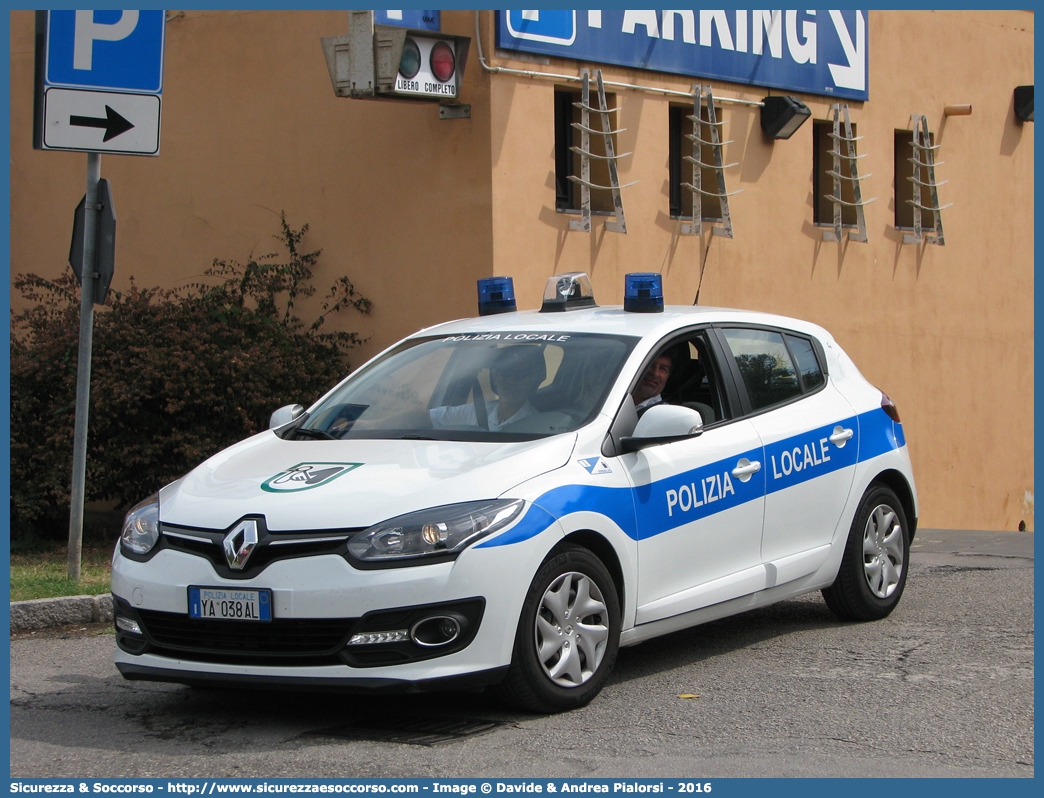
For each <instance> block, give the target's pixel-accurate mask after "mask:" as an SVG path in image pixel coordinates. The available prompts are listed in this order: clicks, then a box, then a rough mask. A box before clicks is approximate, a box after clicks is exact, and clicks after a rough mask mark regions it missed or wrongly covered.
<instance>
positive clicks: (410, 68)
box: [399, 39, 421, 80]
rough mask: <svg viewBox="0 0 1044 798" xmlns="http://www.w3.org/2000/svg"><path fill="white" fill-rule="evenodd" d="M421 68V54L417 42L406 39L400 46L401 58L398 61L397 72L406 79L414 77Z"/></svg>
mask: <svg viewBox="0 0 1044 798" xmlns="http://www.w3.org/2000/svg"><path fill="white" fill-rule="evenodd" d="M420 68H421V54H420V48H419V47H418V46H417V42H415V41H413V39H406V42H405V43H404V44H403V46H402V58H401V59H400V61H399V74H400V75H402V76H403V77H404V78H406V79H407V80H411V79H413V78H414V77H416V75H417V73H418V72H420Z"/></svg>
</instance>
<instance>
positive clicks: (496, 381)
mask: <svg viewBox="0 0 1044 798" xmlns="http://www.w3.org/2000/svg"><path fill="white" fill-rule="evenodd" d="M546 377H547V367H546V365H545V363H544V354H543V352H541V350H540V347H539V346H533V345H528V344H522V345H519V346H508V347H504V348H502V349H499V350H497V352H496V354H495V356H494V359H493V364H492V365H491V367H490V370H489V382H490V388H491V389H492V390H493V393H495V394H496V395H497V397H498V398H497V399H494V400H493V401H491V402H486V401H485V398H484V397H483V396H482V392H481V391H477V392H476V394H475V401H474V402H471V403H468V404H464V405H456V406H447V407H433V408H432V409H431V410H430V411H428V412H429V413H430V416H431V423H432V426H433V427H434V428H435V429H445V428H448V427H456V426H460V425H476V426H480V427H482V428H483V429H488V430H490V431H491V432H496V431H497V430H499V429H500V428H501V427H505V426H507V425H508V424H513V423H515V422H517V421H521V420H522V419H524V418H527V417H529V416H534V415H536V414H537V412H539V411H538V410H537V409H536V408H535V407H534V406H533V404H532V402H531V399H532V397H533V394H534V393H535V392H536V389H537V388H539V387H540V383H542V382H543V381H544V379H545V378H546Z"/></svg>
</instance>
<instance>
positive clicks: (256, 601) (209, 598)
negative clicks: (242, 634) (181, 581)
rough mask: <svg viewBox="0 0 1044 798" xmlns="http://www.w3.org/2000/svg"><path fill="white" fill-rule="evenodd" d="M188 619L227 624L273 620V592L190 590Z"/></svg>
mask: <svg viewBox="0 0 1044 798" xmlns="http://www.w3.org/2000/svg"><path fill="white" fill-rule="evenodd" d="M188 599H189V602H188V603H189V617H190V618H203V619H209V620H227V621H270V620H272V591H271V590H268V589H259V590H240V589H238V588H237V589H229V588H224V587H190V588H189V589H188Z"/></svg>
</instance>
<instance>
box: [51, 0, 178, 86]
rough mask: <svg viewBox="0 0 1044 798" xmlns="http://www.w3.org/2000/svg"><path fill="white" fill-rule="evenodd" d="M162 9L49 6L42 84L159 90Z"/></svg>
mask: <svg viewBox="0 0 1044 798" xmlns="http://www.w3.org/2000/svg"><path fill="white" fill-rule="evenodd" d="M165 19H166V14H165V12H163V11H156V10H148V11H50V12H48V24H47V54H46V71H45V74H44V82H45V83H46V85H48V86H63V87H66V88H84V89H100V90H105V91H132V92H141V93H148V94H159V93H160V92H162V91H163V34H164V27H165Z"/></svg>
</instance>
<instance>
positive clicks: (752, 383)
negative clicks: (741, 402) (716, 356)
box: [722, 328, 801, 411]
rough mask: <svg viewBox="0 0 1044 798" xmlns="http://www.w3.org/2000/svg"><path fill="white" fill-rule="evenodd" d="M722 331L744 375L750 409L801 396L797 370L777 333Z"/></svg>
mask: <svg viewBox="0 0 1044 798" xmlns="http://www.w3.org/2000/svg"><path fill="white" fill-rule="evenodd" d="M722 333H723V334H724V336H725V339H726V340H727V341H728V343H729V347H730V348H731V349H732V356H733V357H734V358H735V360H736V366H737V367H738V368H739V373H740V375H741V376H742V377H743V384H744V385H745V386H746V388H747V396H748V397H749V398H750V403H751V409H752V410H755V411H757V410H761V409H762V408H766V407H771V406H772V405H778V404H780V403H782V402H786V401H787V400H789V399H793V398H794V397H797V396H800V395H801V384H800V383H799V382H798V375H797V369H796V368H795V366H794V361H793V360H791V357H790V352H788V351H787V345H786V344H785V343H784V341H783V336H782V335H781V334H780V333H777V332H771V331H769V330H739V329H734V328H725V329H723V330H722Z"/></svg>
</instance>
